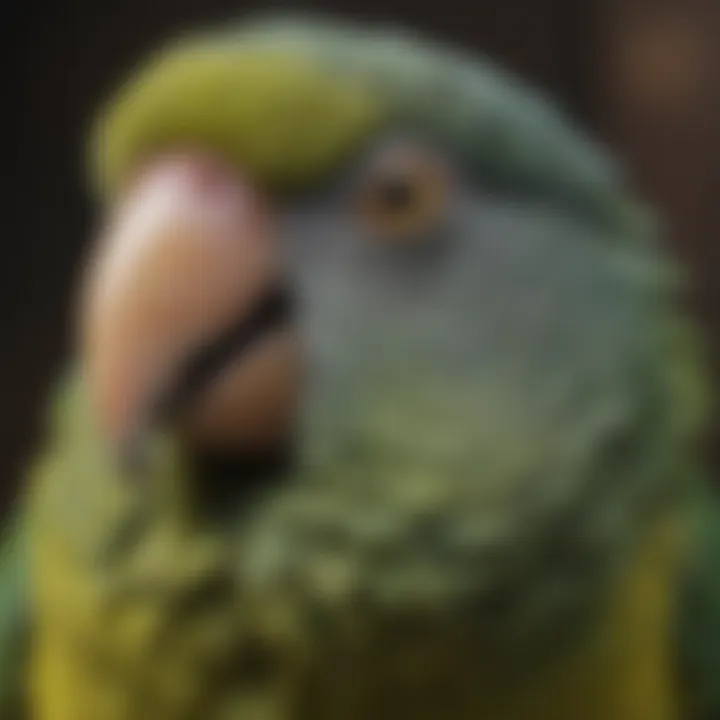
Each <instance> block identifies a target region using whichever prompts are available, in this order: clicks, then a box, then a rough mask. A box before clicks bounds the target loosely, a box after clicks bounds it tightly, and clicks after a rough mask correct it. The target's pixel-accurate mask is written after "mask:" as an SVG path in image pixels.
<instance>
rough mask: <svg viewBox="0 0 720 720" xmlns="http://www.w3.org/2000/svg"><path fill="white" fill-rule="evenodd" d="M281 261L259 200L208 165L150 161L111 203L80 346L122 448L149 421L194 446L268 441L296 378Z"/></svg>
mask: <svg viewBox="0 0 720 720" xmlns="http://www.w3.org/2000/svg"><path fill="white" fill-rule="evenodd" d="M282 283H283V269H282V267H281V264H280V262H279V259H278V253H277V248H276V246H275V243H274V237H273V229H272V223H271V213H270V211H269V209H268V208H267V206H266V205H265V203H264V200H263V198H262V197H261V195H260V194H259V193H258V192H257V191H256V190H255V189H254V188H253V187H252V186H251V185H250V184H248V183H246V182H245V181H244V180H243V179H242V178H241V177H240V176H239V175H238V174H237V173H235V172H234V171H231V170H230V169H229V168H227V167H224V166H223V165H222V164H220V163H219V162H218V161H216V160H214V159H210V158H207V157H204V156H199V155H194V154H182V155H177V156H173V157H165V158H161V159H156V160H155V161H154V162H153V163H152V164H150V165H148V167H147V168H146V170H145V171H144V172H143V173H142V174H141V175H140V176H138V177H137V179H136V181H135V182H134V183H133V184H132V185H131V186H130V187H129V189H128V192H127V193H126V194H125V195H124V197H123V198H122V199H121V200H120V201H119V202H118V204H117V206H116V207H115V208H114V210H113V213H112V217H111V218H110V220H109V222H108V224H107V227H106V228H105V229H104V231H103V233H102V235H101V238H100V241H99V243H98V245H97V246H96V247H95V248H94V253H93V255H92V257H91V261H90V263H89V266H88V272H87V276H86V278H85V283H84V285H83V292H82V296H81V304H80V330H81V355H82V360H83V368H84V373H85V376H86V381H87V383H88V387H89V390H90V396H91V399H92V403H93V408H94V411H95V413H96V416H97V418H98V422H99V423H100V427H101V429H102V431H103V432H104V433H105V434H106V436H107V437H108V438H109V440H110V442H111V443H113V444H114V445H115V446H116V447H117V448H118V449H120V450H121V451H122V450H124V449H126V448H128V447H130V446H132V445H133V443H135V442H136V441H137V438H138V436H139V435H142V434H143V433H145V432H147V431H148V429H149V428H150V427H151V426H153V425H155V424H158V423H165V424H168V425H172V426H173V427H175V428H176V429H177V430H178V431H179V432H181V433H183V434H185V435H186V436H187V437H188V438H189V439H190V440H191V441H192V442H195V443H198V444H200V445H210V446H212V445H216V446H228V445H231V446H240V447H242V448H245V447H250V448H252V447H256V446H260V445H267V444H269V443H272V442H273V441H274V440H276V439H277V438H278V437H280V436H281V435H283V434H284V433H286V432H287V430H288V426H289V425H290V424H291V422H292V416H293V411H294V407H295V395H296V390H297V384H298V372H297V371H298V353H297V343H296V339H295V335H294V333H293V330H292V327H291V324H290V323H289V322H287V320H288V317H287V310H288V308H287V306H286V299H285V298H284V297H283V295H282V290H283V284H282Z"/></svg>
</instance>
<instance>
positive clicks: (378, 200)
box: [356, 144, 450, 242]
mask: <svg viewBox="0 0 720 720" xmlns="http://www.w3.org/2000/svg"><path fill="white" fill-rule="evenodd" d="M449 181H450V177H449V173H448V170H447V168H446V166H445V163H443V162H442V158H440V157H439V156H438V155H437V154H435V153H432V152H430V151H429V150H428V149H426V148H422V147H418V146H416V145H408V144H403V145H394V146H391V147H386V148H383V149H382V150H381V152H379V153H377V154H376V155H375V157H373V158H372V159H371V161H370V162H369V164H368V167H366V169H365V171H364V173H363V174H362V179H361V182H360V187H359V188H358V192H357V197H356V202H357V211H358V215H359V217H360V220H361V222H362V225H363V226H364V228H365V229H366V230H368V231H369V232H370V234H371V235H372V236H374V237H378V238H379V239H381V240H389V241H392V242H396V241H400V242H405V241H410V242H412V241H413V240H415V239H417V238H418V237H419V236H421V235H423V234H425V233H427V232H428V231H431V230H433V229H434V228H435V227H436V226H437V224H438V223H439V221H440V219H441V218H442V215H443V213H444V210H445V207H446V205H447V201H448V196H449V184H450V183H449Z"/></svg>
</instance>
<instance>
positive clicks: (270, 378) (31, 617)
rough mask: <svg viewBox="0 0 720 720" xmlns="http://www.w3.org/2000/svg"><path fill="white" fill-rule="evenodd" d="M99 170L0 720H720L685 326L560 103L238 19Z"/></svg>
mask: <svg viewBox="0 0 720 720" xmlns="http://www.w3.org/2000/svg"><path fill="white" fill-rule="evenodd" d="M87 157H88V162H87V168H88V170H87V177H88V188H89V191H90V192H91V193H92V195H93V198H95V202H96V204H97V206H98V208H99V210H100V213H99V215H100V217H99V222H98V226H97V228H96V229H95V230H94V231H93V234H94V239H93V242H92V243H91V245H90V248H89V250H88V253H87V256H86V262H85V264H84V265H83V267H82V270H83V272H82V273H81V276H80V279H79V282H78V292H77V297H76V302H75V305H74V309H75V315H74V318H75V322H74V325H73V328H74V330H73V332H74V333H75V334H74V336H73V337H74V345H73V347H74V353H73V356H72V359H71V360H70V362H68V364H67V367H66V369H65V371H64V372H63V373H62V374H61V377H59V378H58V380H57V385H56V386H55V389H54V390H53V392H52V397H51V402H50V407H49V410H48V416H47V417H48V419H47V423H46V428H45V434H44V437H43V440H42V447H41V448H40V451H39V452H38V453H37V455H36V456H35V457H34V458H33V459H32V463H31V465H30V467H29V469H28V473H27V477H26V478H25V479H24V482H23V484H22V488H21V492H20V493H19V495H18V498H17V500H16V502H15V504H14V506H13V507H12V508H11V510H10V511H9V512H8V514H7V517H6V518H5V520H4V521H3V525H2V528H3V530H2V549H1V550H0V716H1V717H2V718H3V720H24V719H25V718H32V719H34V720H35V719H36V720H190V719H192V718H203V719H204V720H245V719H248V720H250V719H253V720H367V719H368V718H379V719H384V718H403V717H407V718H412V719H413V720H439V719H442V720H465V719H466V718H467V719H468V720H469V719H471V718H472V719H474V720H477V719H479V718H483V719H485V720H579V719H582V720H714V719H715V718H718V717H720V503H718V498H717V497H716V489H715V487H714V485H713V483H712V480H711V469H710V467H709V463H707V462H706V461H705V459H704V454H703V452H702V445H701V438H702V433H703V431H704V428H705V427H706V425H707V420H708V417H709V413H710V411H711V407H710V406H711V404H712V389H711V384H710V381H709V373H708V370H707V365H708V363H707V357H706V355H707V353H706V350H705V347H704V342H703V338H702V332H701V331H700V329H699V327H696V323H695V322H694V321H693V319H692V317H691V313H690V312H689V311H688V310H687V309H686V307H685V303H684V297H685V292H686V286H687V285H688V284H689V283H688V282H687V279H686V273H685V272H684V270H683V268H681V267H680V263H679V262H678V261H676V260H675V259H674V258H673V256H672V255H673V254H672V253H671V252H670V251H668V250H667V249H666V248H665V247H664V233H663V231H662V223H661V221H660V220H659V219H658V217H657V216H656V215H657V214H656V213H655V212H654V211H653V210H652V209H651V208H649V207H648V206H647V205H646V203H645V202H644V201H643V200H641V199H640V198H639V197H638V196H637V195H638V194H637V193H636V192H635V191H634V190H633V189H632V188H631V186H630V183H629V181H628V180H627V179H626V178H625V177H624V174H623V172H622V170H621V169H620V167H619V165H618V164H617V163H616V162H615V161H614V160H613V159H612V157H611V153H610V152H609V151H608V150H606V149H605V148H604V147H603V146H602V145H601V143H600V142H599V141H597V140H595V139H594V138H593V137H592V136H591V133H589V132H587V131H585V130H584V129H583V128H582V127H580V124H579V123H576V122H575V121H574V120H573V119H572V118H571V117H570V115H569V113H567V112H566V111H564V110H562V109H561V108H559V107H558V105H557V104H556V103H554V102H553V101H552V100H551V99H550V98H549V97H548V96H546V94H545V93H544V92H543V91H541V90H539V89H536V88H534V87H533V86H532V84H531V83H530V82H526V81H524V80H521V79H520V78H519V77H517V76H515V75H514V74H513V73H512V72H510V71H509V70H504V69H502V68H501V67H500V66H499V65H498V64H496V63H494V62H493V61H492V60H490V59H488V58H485V57H482V56H481V55H479V54H476V53H474V52H471V51H468V50H464V49H461V48H460V47H457V46H454V45H452V44H450V43H446V42H443V41H442V40H438V39H433V38H431V37H430V36H429V34H424V33H422V32H419V31H416V30H412V29H409V28H408V27H405V26H402V25H399V24H398V25H393V24H389V23H385V24H383V23H376V24H373V23H371V22H369V21H366V22H365V23H364V24H363V23H361V22H359V21H353V20H349V19H342V18H336V17H331V16H328V17H325V16H320V15H317V16H315V15H271V16H262V17H246V18H243V19H241V20H240V21H235V22H232V23H230V24H226V25H223V26H219V27H215V28H208V29H202V30H195V31H193V32H188V33H185V34H180V35H178V36H176V37H174V38H171V39H170V40H169V41H168V42H167V43H165V44H163V45H162V47H160V48H159V49H158V50H157V51H156V52H154V53H150V54H149V55H148V57H147V58H145V59H143V61H142V62H141V63H139V64H138V65H137V66H136V67H135V68H134V69H133V70H132V71H131V72H129V73H128V77H127V78H126V80H125V81H124V82H123V83H120V87H119V88H118V89H117V92H116V93H114V94H113V95H112V96H111V97H110V98H109V99H108V101H107V103H105V104H103V105H102V106H101V107H100V109H99V112H98V116H97V120H96V122H95V124H94V125H93V129H92V131H91V132H90V133H89V140H88V153H87Z"/></svg>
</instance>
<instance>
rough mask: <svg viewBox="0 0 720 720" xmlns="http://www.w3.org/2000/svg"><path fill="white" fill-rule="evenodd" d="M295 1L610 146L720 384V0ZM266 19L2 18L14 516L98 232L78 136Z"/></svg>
mask: <svg viewBox="0 0 720 720" xmlns="http://www.w3.org/2000/svg"><path fill="white" fill-rule="evenodd" d="M11 2H12V0H11ZM294 5H295V6H302V7H310V8H314V9H324V10H332V11H333V12H335V13H338V14H343V15H349V16H350V17H359V18H377V19H389V20H399V21H402V22H404V23H407V24H411V25H413V26H417V27H419V28H421V29H426V30H429V31H431V32H432V33H433V34H435V35H438V36H440V37H441V38H444V39H449V40H452V41H455V42H458V43H461V44H462V45H465V46H467V47H470V48H474V49H476V50H478V51H480V52H482V53H485V54H488V55H490V56H493V57H494V58H496V59H497V60H499V61H501V62H502V63H503V64H504V65H506V66H508V67H509V68H510V69H512V70H514V71H515V72H516V73H518V74H520V75H521V76H523V77H525V78H527V79H529V80H531V81H533V82H534V83H536V84H538V85H540V86H541V87H543V88H545V89H546V90H547V91H548V92H549V93H550V94H552V95H553V96H554V97H555V98H556V99H557V100H558V101H559V102H560V103H561V104H562V105H563V106H564V107H565V109H566V110H567V111H568V112H569V113H570V114H571V115H573V116H574V117H575V118H577V119H578V120H579V121H580V122H582V123H584V124H585V125H586V126H587V127H588V128H589V129H591V130H592V131H593V132H594V133H595V134H596V135H597V136H599V137H600V139H602V140H604V141H606V142H607V143H608V144H609V145H610V146H611V147H613V148H614V149H615V151H616V153H617V154H618V155H619V156H620V158H622V159H623V160H624V162H625V165H626V167H627V169H628V173H629V175H630V177H631V178H632V180H633V182H634V183H635V185H636V187H637V188H638V189H639V191H640V192H642V193H643V194H644V195H645V196H646V197H647V198H649V199H650V200H651V201H652V202H653V203H654V204H655V205H656V206H657V207H659V208H660V209H661V210H662V211H663V213H664V216H665V218H666V219H667V221H668V225H669V227H670V229H671V235H670V237H671V241H672V243H673V245H674V248H675V251H676V252H677V254H678V255H679V256H680V257H681V258H682V259H683V260H684V261H686V262H687V264H688V265H689V267H690V268H691V270H692V273H693V275H692V277H693V287H694V295H693V298H692V304H693V307H694V309H695V311H696V312H697V314H698V317H699V318H700V319H701V321H702V322H703V323H705V324H706V326H707V328H708V330H709V331H710V336H711V338H712V342H713V350H714V371H715V377H716V379H720V363H719V362H718V360H719V358H720V199H717V198H715V197H714V192H713V191H717V190H718V188H720V44H718V43H717V38H718V37H720V2H717V0H479V1H478V2H475V3H471V2H468V0H465V2H462V1H461V0H455V2H454V3H450V2H448V0H442V1H439V0H434V1H432V2H427V1H426V2H423V1H422V0H415V1H414V2H411V1H410V0H406V1H405V2H398V1H397V0H354V1H350V0H335V2H332V3H331V2H327V3H325V4H323V3H317V2H307V3H304V4H303V3H295V4H294ZM262 7H263V5H262V4H258V3H255V4H249V3H248V4H243V3H242V2H237V0H235V1H233V0H104V1H102V0H101V2H97V0H66V1H65V2H58V0H44V1H42V2H31V1H30V0H26V1H25V2H22V3H20V2H18V1H17V0H16V4H15V5H12V4H11V5H10V9H9V11H8V10H5V11H3V15H4V16H5V19H6V20H7V21H8V23H7V25H6V26H5V27H6V30H9V31H10V40H9V42H8V43H6V44H5V47H6V48H8V49H9V52H10V63H9V65H6V68H7V70H6V72H5V73H4V75H5V82H6V84H7V90H6V93H7V94H6V95H5V97H6V98H7V101H6V104H5V105H6V108H7V109H6V111H5V112H4V114H5V116H6V119H7V118H8V117H9V118H10V123H11V128H10V132H9V133H8V134H7V135H6V136H5V137H6V148H7V149H8V150H9V151H10V153H11V158H12V160H11V165H10V171H9V172H8V173H7V177H8V179H9V181H10V182H9V190H6V191H5V195H4V200H5V202H6V203H7V207H6V210H5V212H4V216H5V217H7V218H9V219H10V223H9V226H8V225H6V229H5V231H4V238H3V254H2V262H0V273H1V276H0V292H2V293H4V294H5V297H4V298H3V302H0V313H2V314H4V317H3V318H2V325H1V327H2V328H3V331H4V332H3V337H4V339H3V347H2V353H1V355H0V357H1V361H0V362H1V366H0V402H1V403H2V414H0V507H2V506H3V505H4V504H5V502H6V501H7V499H8V498H9V497H10V495H11V494H12V492H13V490H14V488H15V487H16V486H17V482H18V481H19V477H20V470H21V468H22V465H23V463H24V462H25V460H26V458H27V457H28V455H29V454H30V453H31V452H32V450H33V449H34V447H35V443H36V442H37V439H38V437H39V432H40V429H41V422H40V421H41V412H42V410H41V409H42V407H43V404H44V402H45V400H46V393H47V390H48V388H49V385H50V383H51V382H52V379H53V377H54V375H55V373H56V372H57V370H58V368H59V367H60V366H61V363H62V360H63V357H64V355H65V353H66V352H67V348H68V340H69V332H68V331H69V322H68V318H69V309H70V307H71V305H70V302H71V299H72V293H71V288H72V283H73V278H74V270H75V269H76V267H77V265H78V255H79V253H80V252H81V251H82V249H83V248H84V247H85V245H86V243H87V242H88V240H89V237H90V221H91V207H90V205H89V203H88V200H87V197H86V196H85V194H84V183H83V175H82V153H81V141H82V138H83V134H84V132H85V129H86V127H87V122H88V119H89V117H90V116H91V114H92V111H93V109H94V108H96V107H97V105H98V104H99V103H100V102H101V101H102V100H103V98H105V97H107V95H108V94H109V93H110V91H111V89H112V88H113V87H114V86H115V85H116V84H117V83H118V81H119V80H121V79H122V78H123V76H124V74H125V73H126V72H127V70H128V69H129V68H130V67H131V66H132V64H133V62H134V61H136V60H137V59H138V58H140V57H142V56H143V54H144V53H145V52H147V51H148V50H149V49H151V48H153V46H154V45H155V44H156V43H157V42H158V41H160V40H161V39H162V38H164V37H166V36H167V35H168V34H171V33H172V32H173V31H174V30H176V29H178V28H183V27H186V26H188V25H190V26H192V25H194V24H197V23H199V22H200V23H205V22H212V21H214V20H222V19H225V18H228V17H232V16H237V15H238V14H242V13H243V12H246V11H254V10H257V9H259V8H262ZM269 7H278V5H277V3H275V4H272V5H269ZM717 387H718V385H716V388H717ZM718 395H720V393H718V392H717V390H716V391H715V396H716V398H717V396H718ZM718 430H720V423H716V429H715V431H714V432H713V433H712V435H711V438H710V442H709V446H710V452H711V454H713V456H714V458H715V463H716V467H718V468H719V469H720V433H719V432H718Z"/></svg>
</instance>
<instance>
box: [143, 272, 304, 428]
mask: <svg viewBox="0 0 720 720" xmlns="http://www.w3.org/2000/svg"><path fill="white" fill-rule="evenodd" d="M292 311H293V304H292V300H291V297H290V293H289V291H288V289H287V287H285V286H283V285H279V284H278V285H274V286H272V287H270V288H269V289H268V291H267V292H266V293H265V294H264V295H262V296H261V297H260V299H259V300H258V302H257V303H256V304H255V306H254V308H253V309H252V311H251V312H250V314H249V315H246V314H244V315H243V317H241V318H240V319H238V320H237V321H236V322H235V323H234V324H233V325H231V326H230V327H229V328H228V329H227V330H226V331H225V332H223V333H221V335H220V336H219V337H218V338H216V339H215V340H213V341H212V342H210V343H208V344H207V345H205V346H203V347H202V348H200V350H198V351H197V352H196V353H195V354H194V355H193V356H192V357H191V358H190V359H189V361H188V362H187V363H186V364H185V365H184V366H183V367H182V368H181V369H180V371H179V373H178V374H177V376H176V379H175V382H174V383H173V386H172V387H171V388H170V391H169V392H168V393H167V394H166V395H165V396H164V397H162V398H161V400H160V402H159V403H158V404H157V405H156V408H155V417H156V418H157V417H159V418H160V419H165V418H168V417H173V416H175V415H177V414H178V413H180V412H182V411H183V410H184V409H185V408H187V407H188V406H189V405H190V404H191V403H192V401H193V400H194V399H195V398H196V397H197V396H198V395H199V394H200V393H201V392H202V390H203V388H205V387H207V385H208V384H209V383H210V382H211V381H212V380H214V379H215V378H216V377H217V376H218V374H219V373H220V372H221V371H222V370H223V369H224V368H225V366H226V365H227V364H228V363H229V362H230V361H232V360H236V359H237V358H238V357H239V356H241V355H242V353H243V352H245V351H246V350H247V349H248V348H249V347H251V346H252V345H253V344H254V343H255V342H256V341H257V340H259V339H260V338H261V337H263V336H265V335H266V334H268V333H269V332H270V331H272V330H276V329H278V328H280V327H282V326H283V325H285V324H286V323H288V322H290V320H291V319H292V314H293V312H292Z"/></svg>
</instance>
